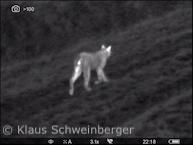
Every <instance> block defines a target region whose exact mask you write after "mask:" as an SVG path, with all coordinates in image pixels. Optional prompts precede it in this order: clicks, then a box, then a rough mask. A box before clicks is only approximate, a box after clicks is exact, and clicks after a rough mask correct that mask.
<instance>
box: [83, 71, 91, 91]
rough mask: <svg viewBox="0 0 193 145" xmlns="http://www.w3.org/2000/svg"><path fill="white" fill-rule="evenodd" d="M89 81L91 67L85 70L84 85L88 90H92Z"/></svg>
mask: <svg viewBox="0 0 193 145" xmlns="http://www.w3.org/2000/svg"><path fill="white" fill-rule="evenodd" d="M89 81H90V69H86V70H84V87H85V89H86V90H87V91H91V87H90V86H89Z"/></svg>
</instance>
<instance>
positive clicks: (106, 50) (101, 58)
mask: <svg viewBox="0 0 193 145" xmlns="http://www.w3.org/2000/svg"><path fill="white" fill-rule="evenodd" d="M110 55H111V46H108V47H105V46H104V45H102V46H101V50H99V51H97V52H95V53H89V52H82V53H80V54H79V55H78V56H77V57H76V59H75V61H74V71H73V74H72V77H71V79H70V90H69V94H70V95H73V94H74V83H75V81H76V80H77V79H78V78H79V77H80V75H81V74H82V72H83V76H84V87H85V89H86V90H87V91H91V87H90V86H89V81H90V74H91V70H96V72H97V76H98V80H97V81H95V84H99V83H100V82H108V79H107V77H106V75H105V73H104V67H105V65H106V62H107V59H108V58H109V57H110Z"/></svg>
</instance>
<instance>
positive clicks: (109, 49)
mask: <svg viewBox="0 0 193 145" xmlns="http://www.w3.org/2000/svg"><path fill="white" fill-rule="evenodd" d="M106 50H107V51H108V52H109V53H110V52H111V45H109V47H107V48H106Z"/></svg>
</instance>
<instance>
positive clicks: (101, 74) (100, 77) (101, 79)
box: [95, 69, 108, 84]
mask: <svg viewBox="0 0 193 145" xmlns="http://www.w3.org/2000/svg"><path fill="white" fill-rule="evenodd" d="M97 75H98V80H97V81H95V84H99V83H101V82H108V79H107V77H106V75H105V73H104V71H103V70H102V69H98V70H97Z"/></svg>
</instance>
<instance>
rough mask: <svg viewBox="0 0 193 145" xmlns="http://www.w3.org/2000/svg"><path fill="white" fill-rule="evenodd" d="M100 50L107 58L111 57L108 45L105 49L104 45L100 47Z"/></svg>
mask: <svg viewBox="0 0 193 145" xmlns="http://www.w3.org/2000/svg"><path fill="white" fill-rule="evenodd" d="M101 50H103V51H104V52H105V53H106V54H107V56H108V57H109V56H111V45H109V46H108V47H106V46H105V45H104V44H103V45H101Z"/></svg>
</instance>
